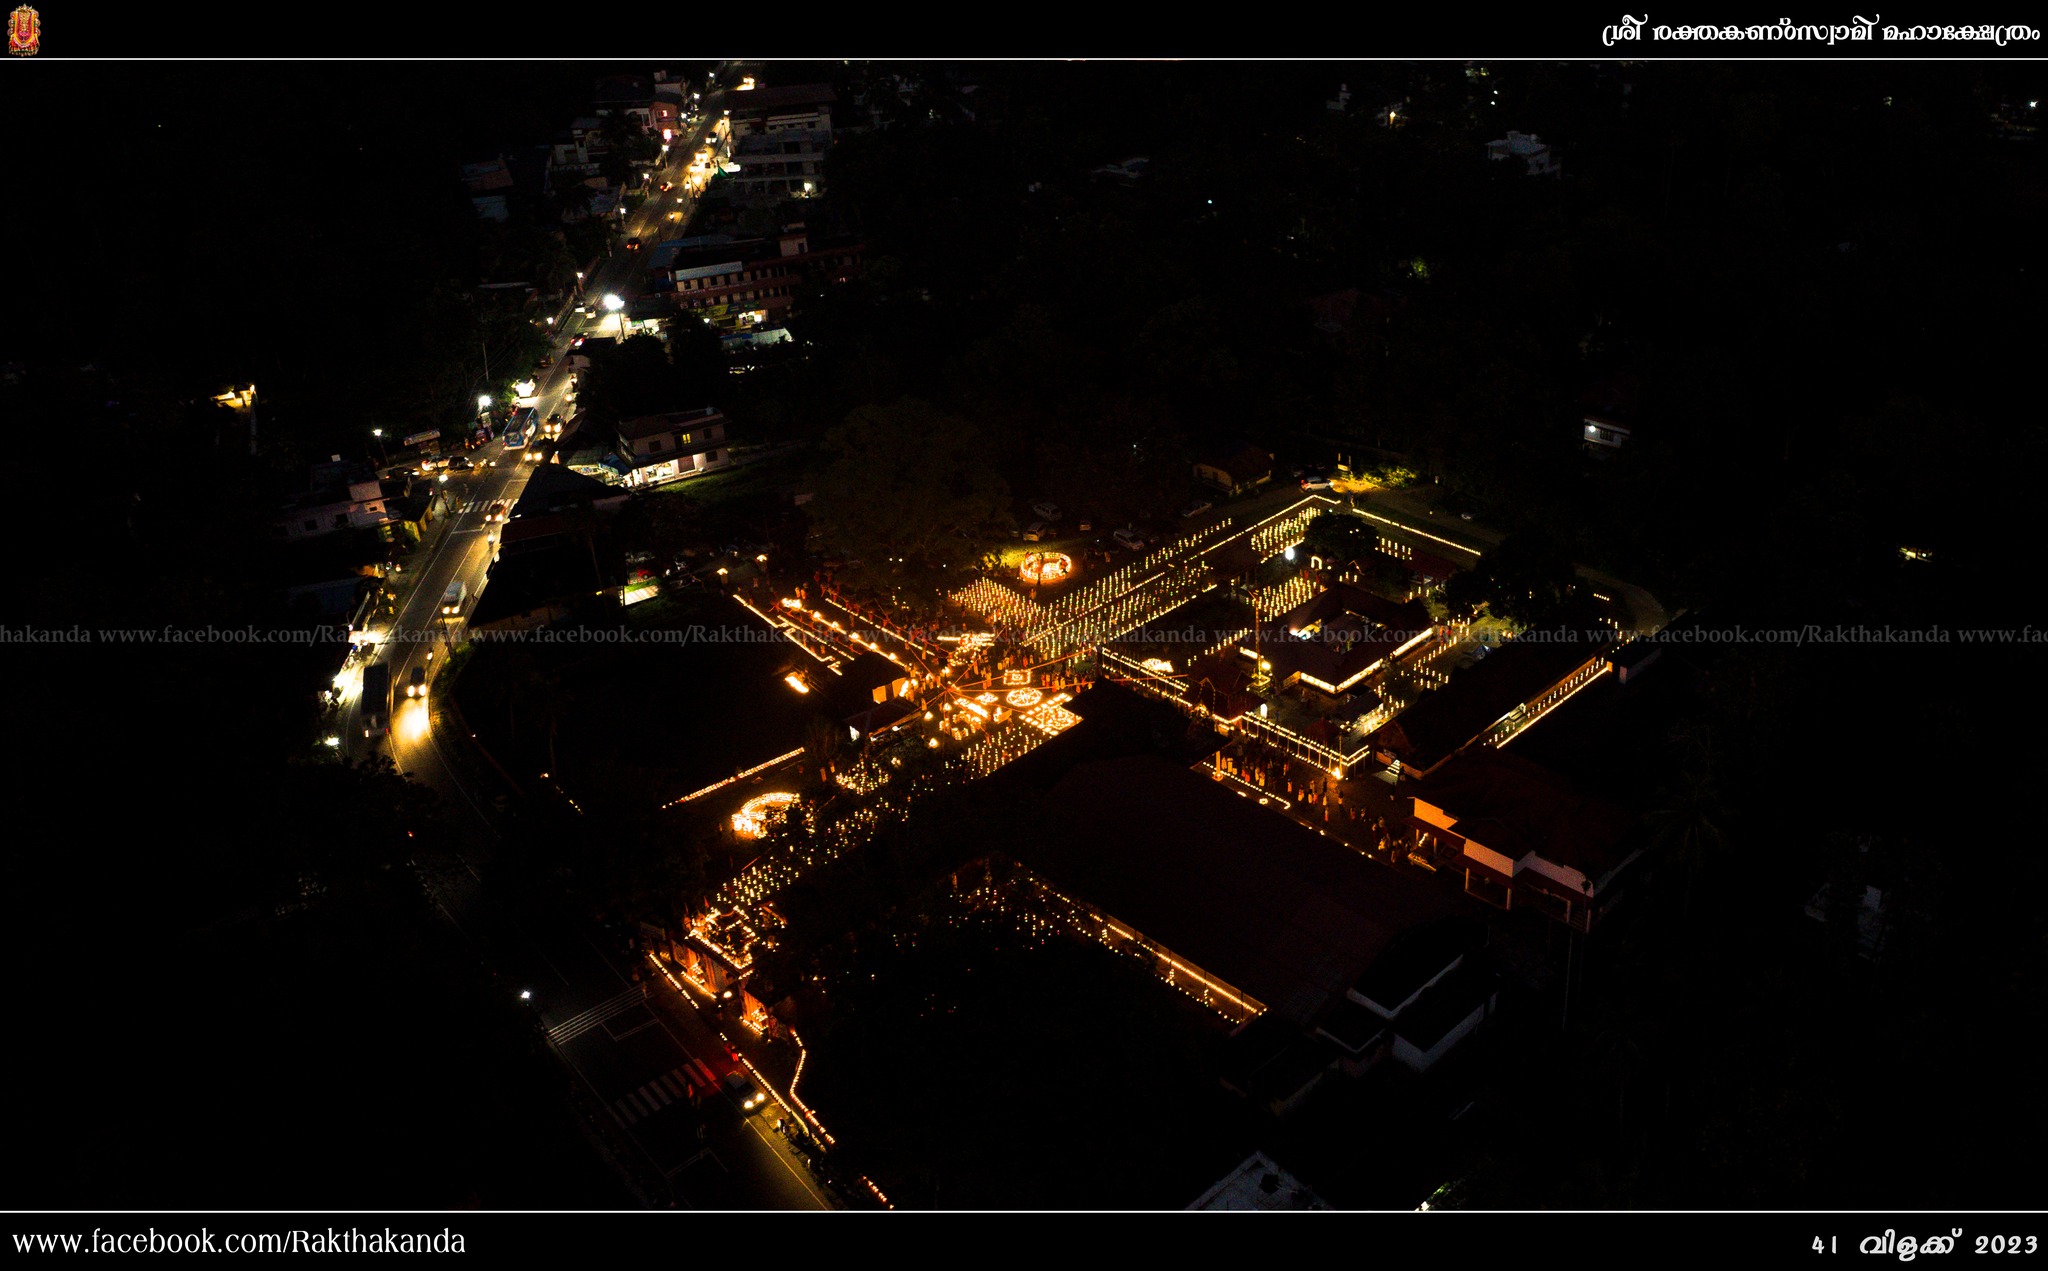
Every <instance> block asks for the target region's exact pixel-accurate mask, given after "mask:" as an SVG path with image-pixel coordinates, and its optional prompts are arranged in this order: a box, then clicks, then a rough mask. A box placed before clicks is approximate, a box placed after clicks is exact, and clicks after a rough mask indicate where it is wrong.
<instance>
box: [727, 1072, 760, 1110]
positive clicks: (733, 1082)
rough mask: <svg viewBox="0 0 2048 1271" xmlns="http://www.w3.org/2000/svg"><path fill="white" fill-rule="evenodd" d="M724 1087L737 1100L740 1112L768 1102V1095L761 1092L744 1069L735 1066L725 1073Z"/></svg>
mask: <svg viewBox="0 0 2048 1271" xmlns="http://www.w3.org/2000/svg"><path fill="white" fill-rule="evenodd" d="M725 1089H726V1092H727V1093H729V1094H730V1095H732V1097H733V1098H734V1099H735V1100H737V1101H738V1102H739V1105H740V1110H741V1111H742V1112H753V1111H756V1110H758V1109H760V1108H761V1107H763V1106H765V1105H766V1104H767V1102H768V1096H767V1095H765V1094H762V1093H761V1087H759V1086H757V1085H755V1084H754V1079H753V1078H752V1077H749V1076H748V1075H747V1074H746V1071H745V1070H744V1069H740V1068H735V1069H733V1070H732V1071H731V1072H729V1073H727V1074H725Z"/></svg>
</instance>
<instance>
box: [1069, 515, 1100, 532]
mask: <svg viewBox="0 0 2048 1271" xmlns="http://www.w3.org/2000/svg"><path fill="white" fill-rule="evenodd" d="M1094 528H1095V518H1093V517H1088V516H1084V517H1082V518H1081V519H1080V520H1078V521H1076V522H1074V532H1075V533H1077V534H1086V533H1087V532H1088V531H1090V530H1092V529H1094Z"/></svg>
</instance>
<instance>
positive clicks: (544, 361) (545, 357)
mask: <svg viewBox="0 0 2048 1271" xmlns="http://www.w3.org/2000/svg"><path fill="white" fill-rule="evenodd" d="M554 364H555V355H554V354H552V353H543V354H541V355H540V361H539V362H538V363H536V365H537V366H539V367H540V369H541V370H543V371H545V370H547V369H548V368H549V367H551V366H553V365H554Z"/></svg>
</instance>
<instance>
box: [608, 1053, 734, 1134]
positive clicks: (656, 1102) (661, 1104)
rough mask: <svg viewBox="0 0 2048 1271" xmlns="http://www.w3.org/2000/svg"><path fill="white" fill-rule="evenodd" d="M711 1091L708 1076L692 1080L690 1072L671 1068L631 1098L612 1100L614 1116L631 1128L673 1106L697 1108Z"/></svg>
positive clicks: (693, 1063)
mask: <svg viewBox="0 0 2048 1271" xmlns="http://www.w3.org/2000/svg"><path fill="white" fill-rule="evenodd" d="M691 1063H692V1065H693V1066H701V1065H696V1061H694V1060H692V1061H691ZM709 1088H711V1083H710V1080H709V1077H708V1076H705V1077H698V1078H696V1079H694V1080H693V1078H692V1074H691V1073H690V1072H689V1071H688V1070H686V1069H683V1068H680V1067H677V1068H671V1069H670V1070H669V1071H667V1072H665V1073H663V1074H661V1075H660V1076H659V1077H656V1078H655V1079H654V1080H652V1081H650V1082H648V1083H647V1084H645V1085H643V1086H641V1087H640V1088H639V1089H638V1090H635V1091H633V1092H632V1093H631V1094H629V1095H626V1096H625V1097H623V1098H619V1099H614V1100H612V1113H613V1115H615V1116H617V1117H618V1118H619V1121H620V1123H621V1124H623V1125H627V1126H631V1125H633V1124H634V1123H636V1122H638V1121H640V1120H642V1119H644V1118H646V1117H651V1116H653V1115H654V1114H655V1113H657V1112H660V1111H661V1110H662V1109H663V1108H666V1107H668V1106H669V1105H670V1104H672V1103H682V1104H692V1105H694V1104H695V1103H697V1102H698V1101H699V1100H701V1099H702V1098H703V1096H704V1092H705V1091H706V1090H707V1089H709Z"/></svg>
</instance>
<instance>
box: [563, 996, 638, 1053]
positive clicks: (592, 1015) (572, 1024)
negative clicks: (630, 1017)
mask: <svg viewBox="0 0 2048 1271" xmlns="http://www.w3.org/2000/svg"><path fill="white" fill-rule="evenodd" d="M646 1000H647V985H646V984H645V983H644V982H643V983H640V984H635V985H634V986H633V987H632V988H629V989H627V990H626V991H625V992H623V993H618V994H615V995H613V996H612V997H608V998H606V999H605V1000H604V1001H602V1002H599V1003H598V1004H597V1005H596V1006H593V1007H591V1008H590V1009H589V1010H587V1011H584V1012H582V1013H581V1014H578V1015H572V1016H570V1017H569V1018H568V1019H565V1020H563V1021H562V1022H561V1023H559V1024H557V1025H555V1026H554V1027H553V1028H550V1029H549V1030H548V1041H549V1042H551V1043H553V1044H554V1045H556V1046H560V1045H562V1044H563V1043H564V1042H568V1041H573V1040H574V1039H576V1038H578V1037H581V1036H583V1034H585V1033H587V1032H589V1031H590V1030H591V1029H593V1028H596V1027H597V1026H598V1025H599V1024H602V1023H604V1022H605V1021H606V1020H608V1019H610V1018H612V1017H613V1016H614V1015H622V1014H624V1013H625V1012H627V1011H630V1010H632V1009H633V1008H634V1007H636V1006H638V1005H640V1004H641V1003H642V1002H644V1001H646Z"/></svg>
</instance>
